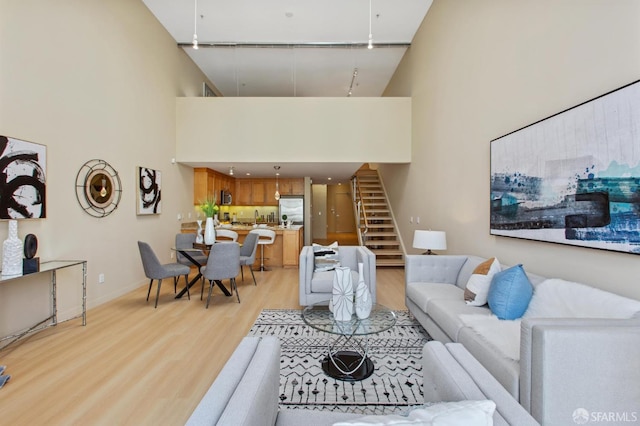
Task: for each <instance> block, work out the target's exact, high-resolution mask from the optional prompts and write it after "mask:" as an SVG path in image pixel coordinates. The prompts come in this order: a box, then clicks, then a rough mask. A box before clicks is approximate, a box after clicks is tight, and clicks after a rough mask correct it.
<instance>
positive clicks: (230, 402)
mask: <svg viewBox="0 0 640 426" xmlns="http://www.w3.org/2000/svg"><path fill="white" fill-rule="evenodd" d="M423 354H424V355H423V374H424V377H425V392H424V394H425V401H433V402H438V401H445V400H447V401H466V400H469V399H470V400H473V401H477V400H487V399H489V400H492V401H494V402H495V404H496V407H495V411H494V413H493V424H494V425H495V426H509V425H512V426H535V425H537V424H538V423H537V422H536V421H535V420H534V419H533V418H532V417H531V416H530V415H529V414H528V413H527V412H526V410H524V408H522V407H521V406H520V405H519V404H518V403H517V401H516V400H515V399H513V397H511V395H509V394H508V393H507V392H506V391H505V390H504V389H503V388H502V387H501V386H500V385H499V384H498V382H497V381H496V380H495V379H493V378H492V377H491V375H490V374H489V373H488V372H487V371H486V370H485V369H484V368H483V367H482V366H481V365H480V364H478V363H477V362H475V361H474V360H473V357H471V356H470V355H469V354H468V352H466V351H465V350H464V348H462V347H459V348H455V347H447V349H445V347H444V346H442V344H441V343H439V342H429V343H428V344H427V346H425V348H424V351H423ZM279 369H280V341H279V340H278V339H277V338H276V337H273V336H268V337H245V338H244V339H243V340H242V341H241V342H240V344H239V345H238V347H237V348H236V350H235V351H234V353H233V354H232V355H231V358H230V359H229V361H227V363H226V364H225V366H224V368H223V369H222V371H220V374H219V375H218V377H217V378H216V379H215V381H214V382H213V384H212V385H211V387H210V388H209V390H208V391H207V393H206V394H205V395H204V397H203V398H202V400H201V401H200V403H199V404H198V406H197V407H196V409H195V410H194V411H193V413H192V415H191V417H190V418H189V419H188V421H187V423H186V424H187V426H203V425H207V426H208V425H220V426H223V425H229V426H261V425H266V426H271V425H276V426H288V425H292V426H300V425H304V426H328V425H332V424H334V423H337V422H340V423H343V422H349V421H353V420H356V419H360V418H362V417H363V416H362V414H351V413H342V412H338V411H335V412H334V411H317V410H302V409H282V410H279V408H278V402H279V399H278V396H279V385H280V376H279ZM428 398H431V399H430V400H429V399H428ZM368 417H369V420H371V417H374V418H376V419H375V421H376V422H377V421H378V420H380V421H382V419H383V418H384V417H380V416H368ZM489 419H490V418H489ZM386 420H387V421H389V419H386ZM367 424H371V423H367ZM389 424H391V423H389ZM394 424H396V423H394ZM403 424H406V423H403ZM412 424H414V423H412ZM437 424H442V423H437ZM446 424H452V423H446ZM456 424H459V423H456ZM465 424H468V423H465Z"/></svg>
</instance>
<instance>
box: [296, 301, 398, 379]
mask: <svg viewBox="0 0 640 426" xmlns="http://www.w3.org/2000/svg"><path fill="white" fill-rule="evenodd" d="M324 303H325V304H326V303H327V302H324ZM302 319H303V320H304V322H305V323H306V324H307V325H308V326H310V327H312V328H315V329H316V330H320V331H324V332H325V333H327V334H328V335H327V348H328V353H327V356H325V357H324V359H323V360H322V370H323V371H324V372H325V374H326V375H328V376H329V377H333V378H334V379H338V380H344V381H351V382H353V381H358V380H364V379H366V378H367V377H369V376H371V374H373V370H374V369H375V367H374V365H373V361H371V359H369V357H368V356H367V355H368V352H369V339H368V336H370V335H372V334H376V333H381V332H383V331H386V330H389V329H390V328H391V327H393V326H394V325H395V324H396V314H395V312H393V311H392V310H391V309H389V308H387V307H386V306H383V305H380V304H377V303H376V304H374V305H373V307H372V308H371V315H369V318H366V319H362V320H361V319H358V317H357V316H356V314H355V313H354V314H353V315H352V316H351V320H349V321H336V320H335V319H334V318H333V313H332V312H331V311H330V310H329V307H328V306H327V305H322V304H317V305H312V306H307V307H306V308H304V309H303V310H302Z"/></svg>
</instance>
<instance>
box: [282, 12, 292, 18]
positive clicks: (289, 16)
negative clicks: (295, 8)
mask: <svg viewBox="0 0 640 426" xmlns="http://www.w3.org/2000/svg"><path fill="white" fill-rule="evenodd" d="M284 16H286V17H287V18H293V12H286V13H285V14H284Z"/></svg>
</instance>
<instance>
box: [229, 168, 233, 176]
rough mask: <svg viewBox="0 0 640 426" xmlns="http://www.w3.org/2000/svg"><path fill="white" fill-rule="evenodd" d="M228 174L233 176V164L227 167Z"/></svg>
mask: <svg viewBox="0 0 640 426" xmlns="http://www.w3.org/2000/svg"><path fill="white" fill-rule="evenodd" d="M229 176H233V166H231V167H229Z"/></svg>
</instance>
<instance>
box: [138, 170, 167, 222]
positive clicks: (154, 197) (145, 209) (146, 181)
mask: <svg viewBox="0 0 640 426" xmlns="http://www.w3.org/2000/svg"><path fill="white" fill-rule="evenodd" d="M136 176H137V179H136V180H137V188H138V190H137V192H136V193H137V201H136V206H137V211H136V212H137V214H139V215H149V214H160V213H161V212H162V196H161V195H162V193H161V190H162V173H161V172H160V170H154V169H149V168H147V167H138V170H137V173H136Z"/></svg>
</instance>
